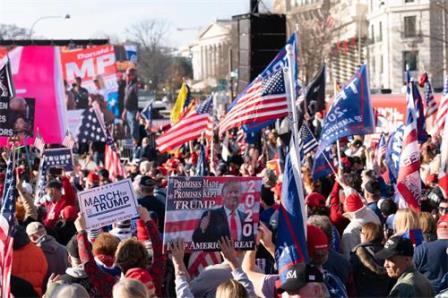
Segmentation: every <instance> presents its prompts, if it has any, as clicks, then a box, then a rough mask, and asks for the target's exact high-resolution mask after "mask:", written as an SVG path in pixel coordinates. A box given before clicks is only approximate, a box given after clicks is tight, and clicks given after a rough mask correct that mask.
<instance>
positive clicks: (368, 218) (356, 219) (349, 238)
mask: <svg viewBox="0 0 448 298" xmlns="http://www.w3.org/2000/svg"><path fill="white" fill-rule="evenodd" d="M344 212H345V213H344V216H345V217H346V218H348V219H349V220H350V223H349V224H348V226H347V227H346V228H345V229H344V232H343V233H342V239H341V244H342V252H343V253H344V256H345V257H346V258H347V259H350V252H351V250H352V249H353V247H355V246H356V245H358V244H359V243H361V238H360V237H361V227H362V226H363V225H364V224H365V223H368V222H373V223H376V224H378V225H381V221H380V219H379V218H378V216H377V215H376V214H375V212H373V211H372V210H371V209H369V208H367V207H366V206H365V205H364V203H363V202H362V200H361V196H360V195H359V194H358V193H351V194H349V195H348V196H347V197H346V198H345V201H344Z"/></svg>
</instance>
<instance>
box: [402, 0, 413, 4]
mask: <svg viewBox="0 0 448 298" xmlns="http://www.w3.org/2000/svg"><path fill="white" fill-rule="evenodd" d="M412 2H414V0H404V3H412Z"/></svg>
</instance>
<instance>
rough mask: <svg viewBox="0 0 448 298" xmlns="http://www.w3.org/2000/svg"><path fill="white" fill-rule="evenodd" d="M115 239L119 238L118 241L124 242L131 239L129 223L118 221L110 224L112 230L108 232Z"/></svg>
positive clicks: (128, 221) (127, 221)
mask: <svg viewBox="0 0 448 298" xmlns="http://www.w3.org/2000/svg"><path fill="white" fill-rule="evenodd" d="M109 233H111V234H112V235H114V236H115V237H118V238H120V240H126V239H129V238H131V237H132V231H131V221H130V220H125V221H119V222H116V223H114V224H112V230H110V232H109Z"/></svg>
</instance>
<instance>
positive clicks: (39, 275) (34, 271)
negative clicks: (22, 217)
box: [11, 227, 48, 296]
mask: <svg viewBox="0 0 448 298" xmlns="http://www.w3.org/2000/svg"><path fill="white" fill-rule="evenodd" d="M13 249H14V251H13V254H12V270H11V274H12V275H14V276H17V277H19V278H22V279H24V280H26V281H28V282H29V283H30V284H31V285H32V286H33V288H34V290H35V291H36V293H37V294H38V295H39V296H41V295H42V288H43V283H44V278H45V276H46V274H47V271H48V263H47V260H46V258H45V255H44V253H43V252H42V250H41V249H40V248H39V247H37V246H36V245H35V244H33V243H31V242H30V240H29V238H28V235H27V234H26V233H25V231H24V230H23V229H22V228H21V227H17V231H16V232H15V234H14V244H13Z"/></svg>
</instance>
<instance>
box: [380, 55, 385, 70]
mask: <svg viewBox="0 0 448 298" xmlns="http://www.w3.org/2000/svg"><path fill="white" fill-rule="evenodd" d="M383 72H384V60H383V55H380V73H381V74H382V73H383Z"/></svg>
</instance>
